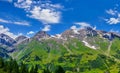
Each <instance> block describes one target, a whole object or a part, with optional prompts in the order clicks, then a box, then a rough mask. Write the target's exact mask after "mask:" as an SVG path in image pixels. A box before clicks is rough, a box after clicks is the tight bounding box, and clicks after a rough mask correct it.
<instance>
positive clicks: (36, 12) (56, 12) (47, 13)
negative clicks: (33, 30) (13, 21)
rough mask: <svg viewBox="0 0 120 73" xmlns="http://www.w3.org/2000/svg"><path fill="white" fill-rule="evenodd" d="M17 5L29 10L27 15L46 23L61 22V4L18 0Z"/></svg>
mask: <svg viewBox="0 0 120 73" xmlns="http://www.w3.org/2000/svg"><path fill="white" fill-rule="evenodd" d="M14 5H15V7H18V8H22V9H24V10H25V11H26V12H27V16H28V17H30V18H34V19H37V20H39V21H41V22H42V23H44V24H54V23H59V22H60V19H61V11H60V9H62V8H63V6H61V5H60V4H52V3H51V1H42V0H40V1H32V0H18V1H17V2H16V3H15V4H14Z"/></svg>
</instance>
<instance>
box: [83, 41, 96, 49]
mask: <svg viewBox="0 0 120 73" xmlns="http://www.w3.org/2000/svg"><path fill="white" fill-rule="evenodd" d="M82 42H83V43H84V44H85V46H87V47H89V48H92V49H97V48H96V47H95V46H91V45H90V44H89V43H88V42H86V41H84V40H83V41H82Z"/></svg>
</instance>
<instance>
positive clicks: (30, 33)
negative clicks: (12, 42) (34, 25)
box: [27, 31, 35, 35]
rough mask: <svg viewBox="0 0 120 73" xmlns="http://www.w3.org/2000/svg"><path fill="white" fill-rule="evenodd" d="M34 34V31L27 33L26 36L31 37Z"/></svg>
mask: <svg viewBox="0 0 120 73" xmlns="http://www.w3.org/2000/svg"><path fill="white" fill-rule="evenodd" d="M34 33H35V32H34V31H29V32H28V33H27V35H32V34H34Z"/></svg>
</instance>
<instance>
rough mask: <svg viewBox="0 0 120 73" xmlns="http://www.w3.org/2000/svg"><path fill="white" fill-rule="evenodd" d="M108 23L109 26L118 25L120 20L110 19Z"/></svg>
mask: <svg viewBox="0 0 120 73" xmlns="http://www.w3.org/2000/svg"><path fill="white" fill-rule="evenodd" d="M106 21H107V23H109V24H118V23H120V18H110V19H106Z"/></svg>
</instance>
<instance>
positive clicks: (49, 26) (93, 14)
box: [0, 0, 120, 38]
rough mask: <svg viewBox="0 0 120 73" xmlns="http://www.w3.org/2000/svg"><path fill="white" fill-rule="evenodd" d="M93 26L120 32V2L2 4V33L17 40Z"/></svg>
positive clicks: (6, 0)
mask: <svg viewBox="0 0 120 73" xmlns="http://www.w3.org/2000/svg"><path fill="white" fill-rule="evenodd" d="M84 26H90V27H93V28H96V29H97V30H105V31H114V32H120V29H119V28H120V1H119V0H0V33H6V34H7V35H9V36H11V37H12V38H15V37H17V36H19V35H26V36H33V35H34V34H35V33H36V32H38V31H40V30H43V31H46V32H48V33H49V34H51V35H54V34H59V33H61V32H63V31H65V30H67V29H70V28H73V29H80V28H81V27H84Z"/></svg>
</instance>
